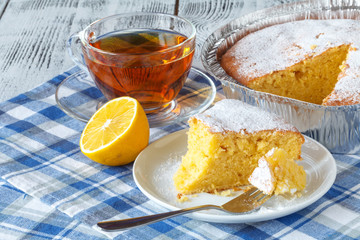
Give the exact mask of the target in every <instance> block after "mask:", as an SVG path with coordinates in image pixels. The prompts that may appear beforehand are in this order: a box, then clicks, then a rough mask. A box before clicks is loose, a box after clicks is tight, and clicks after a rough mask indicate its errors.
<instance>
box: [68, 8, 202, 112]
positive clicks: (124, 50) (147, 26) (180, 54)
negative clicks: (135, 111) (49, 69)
mask: <svg viewBox="0 0 360 240" xmlns="http://www.w3.org/2000/svg"><path fill="white" fill-rule="evenodd" d="M195 34H196V30H195V27H194V26H193V24H191V23H190V22H189V21H187V20H186V19H183V18H181V17H178V16H173V15H169V14H162V13H126V14H118V15H114V16H110V17H106V18H103V19H100V20H98V21H95V22H94V23H92V24H90V25H89V26H88V27H86V28H85V29H84V30H83V31H81V32H80V33H78V34H74V35H73V36H72V37H71V38H70V39H69V42H68V49H69V52H70V55H71V57H72V58H73V60H74V61H75V62H76V63H77V64H78V65H79V66H81V67H82V68H84V69H86V70H87V71H88V72H89V74H90V76H91V78H92V80H93V81H94V82H95V84H96V86H97V87H98V88H99V89H100V91H101V92H102V93H103V94H104V96H105V97H106V98H107V99H108V100H110V99H113V98H116V97H121V96H130V97H133V98H136V99H137V100H138V101H139V102H140V103H141V105H142V107H143V108H144V109H145V111H146V112H147V113H154V112H155V113H156V112H158V111H160V110H162V109H164V108H166V107H168V106H169V105H171V103H172V102H173V100H174V99H175V97H176V96H177V94H178V93H179V91H180V89H181V88H182V87H183V85H184V83H185V80H186V78H187V75H188V73H189V71H190V68H191V63H192V59H193V55H194V50H195ZM74 43H77V44H74ZM78 45H80V46H81V48H80V47H79V46H78ZM80 49H81V51H80Z"/></svg>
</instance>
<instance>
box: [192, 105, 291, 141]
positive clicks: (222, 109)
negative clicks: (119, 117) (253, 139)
mask: <svg viewBox="0 0 360 240" xmlns="http://www.w3.org/2000/svg"><path fill="white" fill-rule="evenodd" d="M195 118H197V119H198V120H200V121H202V122H203V123H204V124H206V125H207V126H209V127H210V131H212V132H227V131H234V132H238V133H244V134H245V133H254V132H258V131H263V130H279V131H297V130H296V128H295V127H294V126H292V125H290V124H288V123H286V122H285V120H283V119H282V118H280V117H278V116H276V115H274V114H272V113H269V112H266V111H265V110H262V109H260V108H257V107H254V106H251V105H249V104H246V103H244V102H242V101H240V100H235V99H224V100H221V101H219V102H217V103H216V104H215V106H214V107H212V108H210V109H209V110H207V111H205V112H204V113H201V114H198V115H196V116H195Z"/></svg>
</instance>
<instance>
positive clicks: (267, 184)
mask: <svg viewBox="0 0 360 240" xmlns="http://www.w3.org/2000/svg"><path fill="white" fill-rule="evenodd" d="M248 180H249V182H250V184H252V185H253V186H255V187H257V188H258V189H259V190H261V191H263V192H264V193H265V194H268V195H271V194H273V193H274V194H276V195H278V194H285V193H289V194H291V195H293V194H295V193H296V192H299V191H302V190H304V188H305V186H306V173H305V171H304V168H303V167H302V166H299V165H297V163H296V162H295V161H294V160H293V159H291V158H289V157H288V155H287V153H286V152H285V151H284V150H283V149H281V148H273V149H271V150H270V151H269V152H268V153H266V154H265V156H263V157H262V158H260V159H259V162H258V167H256V168H255V170H254V171H253V173H252V174H251V175H250V177H249V179H248Z"/></svg>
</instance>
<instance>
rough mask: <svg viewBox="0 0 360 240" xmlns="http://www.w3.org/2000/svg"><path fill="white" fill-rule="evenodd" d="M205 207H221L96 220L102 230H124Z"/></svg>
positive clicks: (193, 208)
mask: <svg viewBox="0 0 360 240" xmlns="http://www.w3.org/2000/svg"><path fill="white" fill-rule="evenodd" d="M205 209H221V207H219V206H215V205H210V204H209V205H202V206H197V207H190V208H185V209H181V210H177V211H171V212H165V213H159V214H154V215H148V216H144V217H136V218H128V219H123V220H114V221H104V222H98V224H97V225H98V226H99V227H100V228H102V229H104V230H107V231H111V230H124V229H127V228H132V227H136V226H141V225H145V224H150V223H155V222H158V221H161V220H164V219H167V218H170V217H174V216H178V215H182V214H186V213H191V212H195V211H199V210H205Z"/></svg>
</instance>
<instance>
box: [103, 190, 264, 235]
mask: <svg viewBox="0 0 360 240" xmlns="http://www.w3.org/2000/svg"><path fill="white" fill-rule="evenodd" d="M270 197H271V195H266V194H264V193H262V192H261V191H260V190H258V189H257V188H255V187H252V188H250V189H249V190H248V191H247V192H245V193H243V194H241V195H240V196H238V197H236V198H234V199H233V200H230V201H229V202H227V203H225V204H223V205H221V206H217V205H211V204H208V205H201V206H196V207H190V208H185V209H181V210H177V211H172V212H165V213H159V214H155V215H149V216H144V217H137V218H129V219H123V220H114V221H104V222H99V223H98V224H97V225H98V226H99V227H100V228H102V229H104V230H107V231H113V230H124V229H127V228H132V227H136V226H140V225H145V224H150V223H155V222H158V221H161V220H164V219H167V218H170V217H174V216H177V215H182V214H185V213H191V212H195V211H199V210H205V209H218V210H222V211H225V212H229V213H245V212H249V211H252V210H254V209H256V208H258V207H259V206H260V205H262V204H263V203H264V202H266V201H267V200H268V199H269V198H270Z"/></svg>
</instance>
